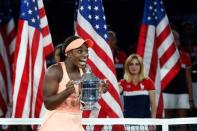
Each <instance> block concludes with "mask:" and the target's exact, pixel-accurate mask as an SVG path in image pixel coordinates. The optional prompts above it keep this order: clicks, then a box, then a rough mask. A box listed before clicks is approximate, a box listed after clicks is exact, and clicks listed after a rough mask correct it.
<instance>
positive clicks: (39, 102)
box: [35, 55, 45, 118]
mask: <svg viewBox="0 0 197 131" xmlns="http://www.w3.org/2000/svg"><path fill="white" fill-rule="evenodd" d="M43 57H44V55H43ZM44 63H45V59H44V58H43V61H42V64H43V65H42V72H41V76H40V81H39V85H38V92H37V96H36V103H35V107H36V108H35V117H36V118H39V117H40V112H41V109H42V104H43V93H42V91H43V80H44V74H45V65H44Z"/></svg>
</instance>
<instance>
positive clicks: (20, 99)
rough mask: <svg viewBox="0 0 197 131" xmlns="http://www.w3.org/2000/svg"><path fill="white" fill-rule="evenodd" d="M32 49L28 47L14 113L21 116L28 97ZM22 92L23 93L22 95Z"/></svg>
mask: <svg viewBox="0 0 197 131" xmlns="http://www.w3.org/2000/svg"><path fill="white" fill-rule="evenodd" d="M29 53H30V51H29V46H28V47H27V55H26V56H25V65H24V69H23V74H22V78H21V82H20V86H19V92H18V93H19V94H18V96H17V100H16V101H17V103H16V108H15V110H16V112H15V114H14V116H15V117H17V118H20V117H22V114H23V109H24V105H25V100H26V99H27V98H26V97H27V90H28V85H29V80H30V78H29V58H30V54H29ZM20 94H21V95H20Z"/></svg>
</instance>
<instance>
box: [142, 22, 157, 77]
mask: <svg viewBox="0 0 197 131" xmlns="http://www.w3.org/2000/svg"><path fill="white" fill-rule="evenodd" d="M154 34H155V27H154V26H151V25H150V26H148V30H147V37H146V42H145V43H146V44H145V49H144V56H143V57H144V58H143V61H144V63H146V66H144V68H145V71H146V72H145V74H146V75H148V74H149V71H150V66H151V61H152V60H151V59H150V58H152V52H153V46H154V41H155V35H154Z"/></svg>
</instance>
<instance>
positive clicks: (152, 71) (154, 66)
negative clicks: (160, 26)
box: [149, 34, 158, 81]
mask: <svg viewBox="0 0 197 131" xmlns="http://www.w3.org/2000/svg"><path fill="white" fill-rule="evenodd" d="M152 35H155V34H152ZM152 44H153V49H152V56H151V63H150V69H149V77H150V78H151V79H152V80H153V81H155V79H156V78H155V77H156V74H157V66H158V55H157V45H156V41H155V40H154V43H152Z"/></svg>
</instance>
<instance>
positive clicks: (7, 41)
mask: <svg viewBox="0 0 197 131" xmlns="http://www.w3.org/2000/svg"><path fill="white" fill-rule="evenodd" d="M10 6H11V5H10V1H9V0H6V1H5V0H0V117H11V116H10V115H11V111H12V109H11V103H12V81H11V77H12V72H13V68H12V64H13V56H14V48H15V41H16V30H15V25H14V19H13V17H12V10H11V7H10Z"/></svg>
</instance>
